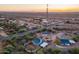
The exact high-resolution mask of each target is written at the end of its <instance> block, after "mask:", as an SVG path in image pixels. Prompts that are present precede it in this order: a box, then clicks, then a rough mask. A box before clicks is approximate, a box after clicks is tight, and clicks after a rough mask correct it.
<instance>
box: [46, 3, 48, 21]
mask: <svg viewBox="0 0 79 59" xmlns="http://www.w3.org/2000/svg"><path fill="white" fill-rule="evenodd" d="M46 7H47V8H46V12H47V16H46V17H47V20H48V4H47V5H46Z"/></svg>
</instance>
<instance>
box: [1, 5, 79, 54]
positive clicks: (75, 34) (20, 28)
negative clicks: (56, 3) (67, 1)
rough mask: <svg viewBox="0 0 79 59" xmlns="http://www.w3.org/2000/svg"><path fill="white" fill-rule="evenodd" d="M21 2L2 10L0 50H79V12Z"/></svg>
mask: <svg viewBox="0 0 79 59" xmlns="http://www.w3.org/2000/svg"><path fill="white" fill-rule="evenodd" d="M5 6H7V7H8V6H9V5H4V6H3V7H5ZM12 6H14V7H15V5H12ZM18 6H19V8H20V9H21V8H24V9H23V12H22V9H21V10H20V9H17V10H18V11H20V12H18V11H16V9H12V10H11V9H8V8H7V9H6V10H5V9H3V10H4V11H3V12H1V11H0V54H79V12H75V11H74V12H70V11H68V12H67V11H65V10H64V12H59V11H52V12H51V11H49V10H48V5H47V7H46V5H38V6H39V7H40V9H39V7H34V6H36V5H23V6H22V7H21V6H20V5H18ZM18 6H17V5H16V7H18ZM24 6H26V7H24ZM32 6H33V7H32ZM9 7H10V6H9ZM49 7H50V5H49ZM68 7H69V6H68ZM10 8H11V7H10ZM33 8H34V9H33ZM45 8H46V9H47V11H44V10H45ZM51 8H52V7H51ZM31 9H32V10H31ZM42 9H43V10H42ZM8 10H9V11H8ZM15 11H16V12H15ZM28 11H29V12H28Z"/></svg>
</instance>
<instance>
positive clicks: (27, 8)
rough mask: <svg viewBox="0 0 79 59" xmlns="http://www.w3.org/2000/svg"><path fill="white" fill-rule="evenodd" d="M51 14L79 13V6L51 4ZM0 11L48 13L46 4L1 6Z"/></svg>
mask: <svg viewBox="0 0 79 59" xmlns="http://www.w3.org/2000/svg"><path fill="white" fill-rule="evenodd" d="M48 8H49V9H48V10H49V12H79V4H49V5H48ZM0 11H7V12H46V4H21V5H20V4H1V5H0Z"/></svg>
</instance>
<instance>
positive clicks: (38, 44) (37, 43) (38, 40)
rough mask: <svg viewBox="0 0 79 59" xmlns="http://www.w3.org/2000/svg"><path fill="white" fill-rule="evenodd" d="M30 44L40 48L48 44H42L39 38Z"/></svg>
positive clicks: (42, 41)
mask: <svg viewBox="0 0 79 59" xmlns="http://www.w3.org/2000/svg"><path fill="white" fill-rule="evenodd" d="M32 43H33V44H34V45H37V46H41V47H43V48H44V47H46V46H47V45H48V43H47V42H44V40H43V39H41V38H35V39H34V40H32Z"/></svg>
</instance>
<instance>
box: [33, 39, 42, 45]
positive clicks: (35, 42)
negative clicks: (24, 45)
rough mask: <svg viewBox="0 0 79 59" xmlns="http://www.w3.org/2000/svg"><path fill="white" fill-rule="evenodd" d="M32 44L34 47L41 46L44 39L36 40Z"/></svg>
mask: <svg viewBox="0 0 79 59" xmlns="http://www.w3.org/2000/svg"><path fill="white" fill-rule="evenodd" d="M32 43H33V44H34V45H40V44H42V43H43V39H41V38H35V39H34V40H33V41H32Z"/></svg>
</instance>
